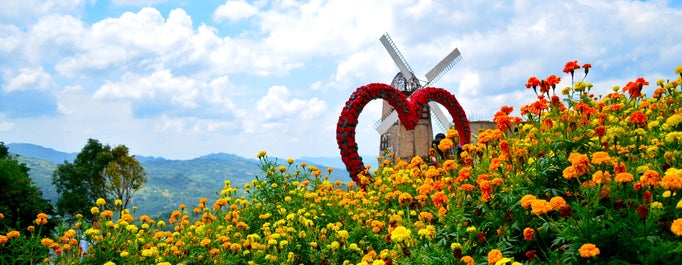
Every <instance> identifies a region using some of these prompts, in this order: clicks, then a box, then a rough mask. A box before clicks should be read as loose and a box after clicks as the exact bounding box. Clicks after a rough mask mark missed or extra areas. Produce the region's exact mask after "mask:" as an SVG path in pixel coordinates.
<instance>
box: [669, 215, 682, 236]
mask: <svg viewBox="0 0 682 265" xmlns="http://www.w3.org/2000/svg"><path fill="white" fill-rule="evenodd" d="M670 231H671V232H673V234H675V235H678V236H682V218H678V219H676V220H675V221H673V223H672V224H671V225H670Z"/></svg>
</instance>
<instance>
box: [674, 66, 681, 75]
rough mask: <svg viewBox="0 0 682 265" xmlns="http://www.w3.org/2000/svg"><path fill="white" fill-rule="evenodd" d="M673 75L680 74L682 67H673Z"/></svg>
mask: <svg viewBox="0 0 682 265" xmlns="http://www.w3.org/2000/svg"><path fill="white" fill-rule="evenodd" d="M675 73H676V74H682V65H680V66H678V67H675Z"/></svg>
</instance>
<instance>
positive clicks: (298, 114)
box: [256, 86, 327, 121]
mask: <svg viewBox="0 0 682 265" xmlns="http://www.w3.org/2000/svg"><path fill="white" fill-rule="evenodd" d="M290 97H291V93H290V92H289V90H288V89H287V88H286V87H284V86H273V87H271V88H270V89H269V90H268V93H267V95H265V96H264V97H263V98H261V99H260V100H258V102H257V103H256V109H257V110H258V113H259V116H260V117H262V119H263V120H265V121H272V120H279V119H286V120H297V119H301V120H310V119H312V118H315V117H318V116H319V115H320V114H321V113H322V112H324V111H326V110H327V104H326V103H325V102H324V101H322V100H320V99H318V98H315V97H313V98H311V99H307V100H306V99H298V98H293V99H289V98H290Z"/></svg>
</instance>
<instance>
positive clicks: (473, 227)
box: [466, 225, 476, 233]
mask: <svg viewBox="0 0 682 265" xmlns="http://www.w3.org/2000/svg"><path fill="white" fill-rule="evenodd" d="M466 231H467V233H475V232H476V227H475V226H473V225H472V226H469V227H467V230H466Z"/></svg>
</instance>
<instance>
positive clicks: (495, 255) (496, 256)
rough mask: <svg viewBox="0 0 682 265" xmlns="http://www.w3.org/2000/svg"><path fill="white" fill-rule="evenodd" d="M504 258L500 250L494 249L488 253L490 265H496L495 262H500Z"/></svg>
mask: <svg viewBox="0 0 682 265" xmlns="http://www.w3.org/2000/svg"><path fill="white" fill-rule="evenodd" d="M503 258H504V256H503V255H502V251H500V250H499V249H493V250H491V251H490V252H488V263H490V264H495V262H498V261H500V260H501V259H503Z"/></svg>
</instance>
